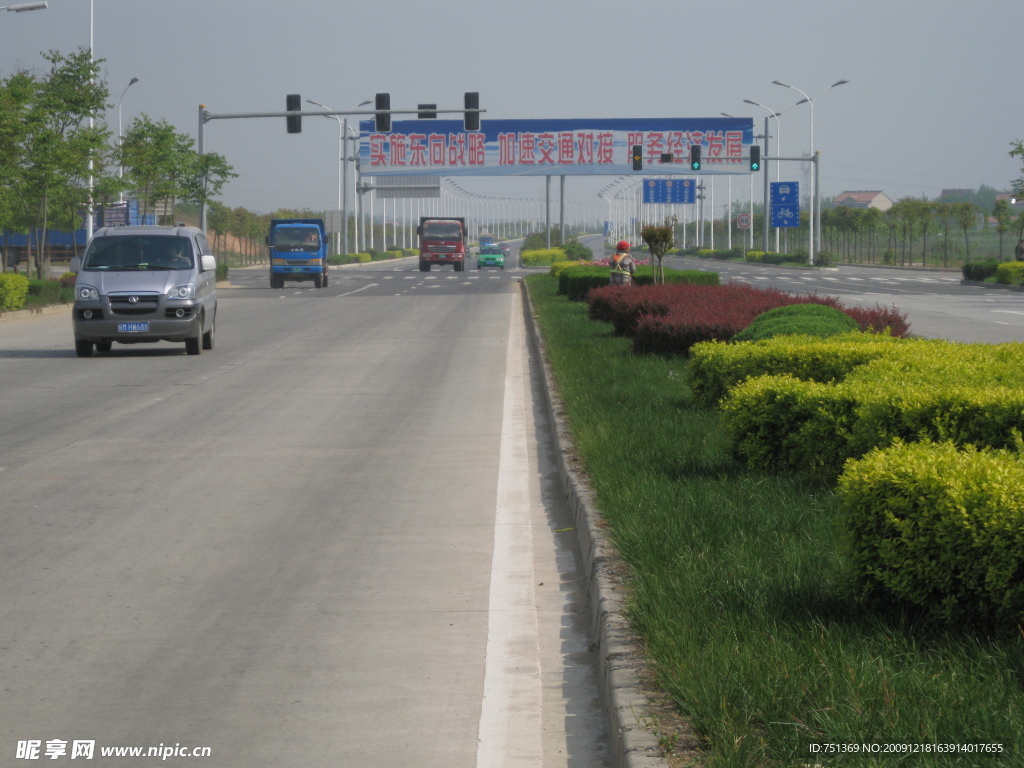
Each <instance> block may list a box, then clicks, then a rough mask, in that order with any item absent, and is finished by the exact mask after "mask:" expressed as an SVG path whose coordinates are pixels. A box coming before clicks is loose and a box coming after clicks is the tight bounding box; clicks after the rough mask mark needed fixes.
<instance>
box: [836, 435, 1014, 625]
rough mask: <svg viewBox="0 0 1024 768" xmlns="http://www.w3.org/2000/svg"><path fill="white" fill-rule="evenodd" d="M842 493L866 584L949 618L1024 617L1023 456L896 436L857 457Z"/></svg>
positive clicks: (860, 575)
mask: <svg viewBox="0 0 1024 768" xmlns="http://www.w3.org/2000/svg"><path fill="white" fill-rule="evenodd" d="M838 497H839V500H840V504H841V506H842V510H843V512H844V515H845V518H846V521H847V524H848V526H849V531H850V536H851V556H852V561H853V564H854V568H855V571H856V575H857V577H858V578H859V579H860V581H861V583H862V585H863V587H864V589H865V592H867V593H872V592H878V591H879V590H881V591H882V592H883V593H885V594H886V595H887V596H894V597H896V598H898V599H899V600H902V601H905V602H908V603H912V604H914V605H918V606H921V607H922V608H924V609H926V610H928V611H930V612H931V613H933V614H934V615H936V616H937V617H938V618H940V619H942V620H945V621H947V622H948V621H954V620H957V621H959V620H962V619H976V620H981V621H983V622H985V623H992V622H997V623H1005V624H1008V625H1010V626H1019V625H1020V623H1021V622H1022V621H1024V457H1022V456H1021V454H1020V452H1019V451H990V450H984V451H979V450H977V449H975V448H971V447H967V448H963V449H959V448H957V447H956V446H954V445H952V444H951V443H942V444H934V443H918V444H916V445H904V444H896V445H894V446H892V447H890V448H887V449H885V450H879V451H875V452H873V453H871V454H869V455H867V456H865V457H864V458H863V459H860V460H858V461H853V462H850V464H848V465H847V467H846V471H845V472H844V474H843V476H842V477H841V478H840V481H839V487H838Z"/></svg>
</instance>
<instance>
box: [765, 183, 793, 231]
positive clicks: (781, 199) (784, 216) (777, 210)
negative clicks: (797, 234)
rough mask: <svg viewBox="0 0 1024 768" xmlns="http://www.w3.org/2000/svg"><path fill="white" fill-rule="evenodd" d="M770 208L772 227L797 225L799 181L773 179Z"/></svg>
mask: <svg viewBox="0 0 1024 768" xmlns="http://www.w3.org/2000/svg"><path fill="white" fill-rule="evenodd" d="M771 210H772V217H771V218H772V226H773V227H799V226H800V182H798V181H773V182H772V183H771Z"/></svg>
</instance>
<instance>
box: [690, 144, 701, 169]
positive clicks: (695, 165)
mask: <svg viewBox="0 0 1024 768" xmlns="http://www.w3.org/2000/svg"><path fill="white" fill-rule="evenodd" d="M690 170H691V171H699V170H700V144H691V145H690Z"/></svg>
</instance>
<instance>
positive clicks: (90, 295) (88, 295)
mask: <svg viewBox="0 0 1024 768" xmlns="http://www.w3.org/2000/svg"><path fill="white" fill-rule="evenodd" d="M75 296H76V297H77V298H79V299H84V300H89V299H98V298H99V297H100V292H99V291H97V290H96V289H95V288H93V287H92V286H91V285H80V286H78V287H77V288H75Z"/></svg>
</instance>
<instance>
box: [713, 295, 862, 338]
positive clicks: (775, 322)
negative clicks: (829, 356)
mask: <svg viewBox="0 0 1024 768" xmlns="http://www.w3.org/2000/svg"><path fill="white" fill-rule="evenodd" d="M859 330H860V326H859V325H857V321H856V320H854V319H853V318H852V317H850V316H849V315H848V314H846V313H845V312H843V311H842V310H841V309H836V308H835V307H827V306H825V305H823V304H792V305H790V306H788V307H777V308H776V309H769V310H768V311H767V312H762V313H761V314H760V315H758V316H757V317H756V318H754V322H752V323H751V324H750V325H748V326H747V327H746V328H744V329H743V330H742V331H740V332H739V333H737V334H736V335H735V336H733V337H732V340H733V341H760V340H762V339H770V338H773V337H775V336H797V335H803V336H816V337H819V338H828V337H829V336H838V335H840V334H843V333H850V332H851V331H859Z"/></svg>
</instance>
